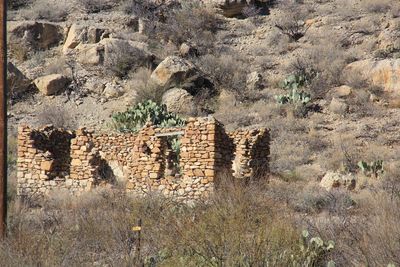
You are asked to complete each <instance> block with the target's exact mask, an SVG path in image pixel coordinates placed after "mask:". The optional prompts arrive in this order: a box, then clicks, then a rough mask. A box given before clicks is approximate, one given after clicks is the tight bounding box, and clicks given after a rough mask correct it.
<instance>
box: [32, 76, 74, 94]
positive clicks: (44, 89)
mask: <svg viewBox="0 0 400 267" xmlns="http://www.w3.org/2000/svg"><path fill="white" fill-rule="evenodd" d="M69 82H70V81H69V79H68V78H67V77H65V76H64V75H61V74H50V75H46V76H42V77H39V78H37V79H35V80H34V84H35V85H36V87H37V88H38V89H39V91H40V92H41V93H42V94H44V95H46V96H49V95H54V94H57V93H59V92H61V91H62V90H64V89H65V88H66V87H67V86H68V84H69Z"/></svg>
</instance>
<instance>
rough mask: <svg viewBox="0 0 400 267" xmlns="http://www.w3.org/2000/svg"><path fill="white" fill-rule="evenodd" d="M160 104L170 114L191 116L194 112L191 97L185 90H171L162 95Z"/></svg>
mask: <svg viewBox="0 0 400 267" xmlns="http://www.w3.org/2000/svg"><path fill="white" fill-rule="evenodd" d="M162 103H163V104H165V105H166V106H167V110H168V111H170V112H174V113H178V114H184V115H191V114H192V113H193V111H194V110H195V107H194V101H193V96H191V95H190V94H189V93H188V92H187V91H186V90H184V89H180V88H173V89H170V90H168V91H167V92H165V93H164V95H163V97H162Z"/></svg>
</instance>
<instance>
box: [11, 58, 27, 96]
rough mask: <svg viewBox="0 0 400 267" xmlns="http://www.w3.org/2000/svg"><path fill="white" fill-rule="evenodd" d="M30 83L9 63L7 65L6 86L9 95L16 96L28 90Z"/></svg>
mask: <svg viewBox="0 0 400 267" xmlns="http://www.w3.org/2000/svg"><path fill="white" fill-rule="evenodd" d="M30 84H31V81H30V80H29V79H28V78H27V77H26V76H25V75H24V74H23V73H22V72H21V71H20V70H19V69H18V68H17V67H16V66H15V65H14V64H12V63H11V62H8V63H7V86H8V89H9V91H10V93H11V95H18V94H21V93H23V92H25V91H26V90H28V89H29V86H30Z"/></svg>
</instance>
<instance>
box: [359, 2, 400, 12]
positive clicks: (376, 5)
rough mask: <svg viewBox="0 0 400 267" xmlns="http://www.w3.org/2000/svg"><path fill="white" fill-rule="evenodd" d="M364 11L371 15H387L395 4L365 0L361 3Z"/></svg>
mask: <svg viewBox="0 0 400 267" xmlns="http://www.w3.org/2000/svg"><path fill="white" fill-rule="evenodd" d="M361 3H362V7H363V9H364V10H366V11H368V12H371V13H386V12H387V11H389V10H390V9H391V6H392V5H393V4H394V1H392V0H364V1H362V2H361Z"/></svg>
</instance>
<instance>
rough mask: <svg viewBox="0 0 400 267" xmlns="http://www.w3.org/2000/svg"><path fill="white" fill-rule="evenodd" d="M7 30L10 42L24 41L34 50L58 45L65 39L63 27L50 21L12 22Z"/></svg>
mask: <svg viewBox="0 0 400 267" xmlns="http://www.w3.org/2000/svg"><path fill="white" fill-rule="evenodd" d="M7 32H8V36H9V40H10V43H14V42H23V43H24V44H25V45H27V46H28V47H29V48H31V49H32V50H37V49H48V48H50V47H52V46H57V45H59V44H60V43H61V42H62V41H63V39H64V29H63V27H61V26H60V25H58V24H53V23H48V22H36V21H24V22H10V23H8V24H7Z"/></svg>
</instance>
